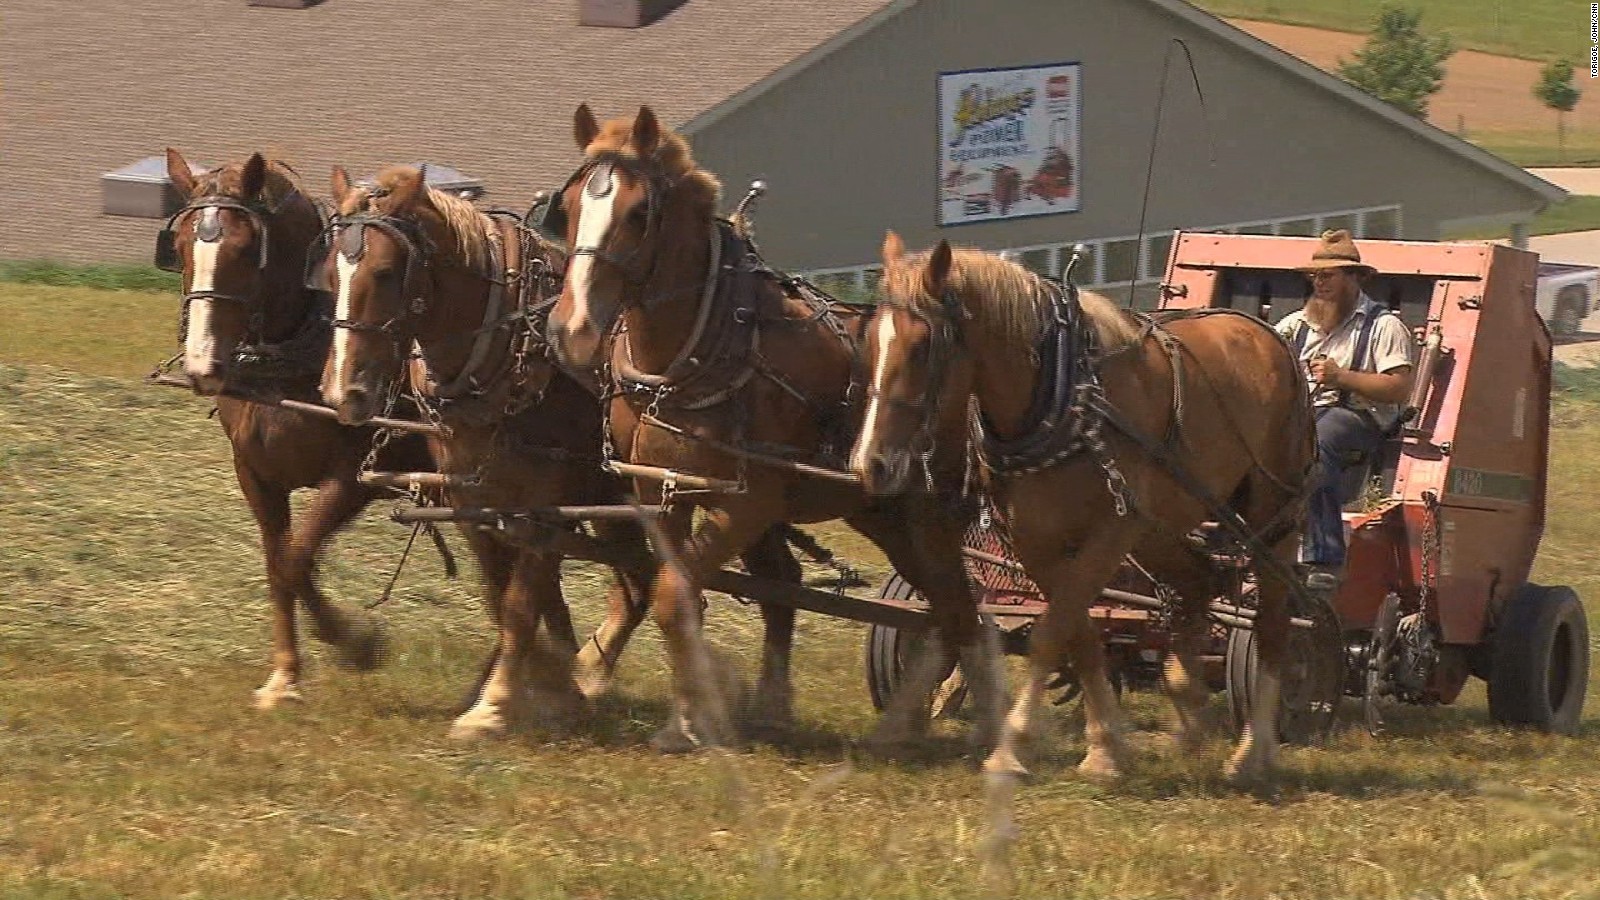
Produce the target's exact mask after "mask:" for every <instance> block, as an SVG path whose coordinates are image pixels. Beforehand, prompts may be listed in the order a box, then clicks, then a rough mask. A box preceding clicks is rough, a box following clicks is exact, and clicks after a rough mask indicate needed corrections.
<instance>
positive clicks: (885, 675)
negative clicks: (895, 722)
mask: <svg viewBox="0 0 1600 900" xmlns="http://www.w3.org/2000/svg"><path fill="white" fill-rule="evenodd" d="M878 596H879V597H882V598H883V599H885V600H910V599H911V598H913V597H915V596H917V591H916V589H915V588H913V587H912V586H911V582H909V581H906V580H905V579H904V578H902V577H901V576H900V575H898V574H894V575H890V576H889V580H888V581H885V582H884V583H883V586H882V587H881V588H879V589H878ZM925 633H926V632H921V631H902V630H901V629H899V628H895V627H894V626H892V625H873V626H872V627H871V628H870V629H868V631H867V690H868V692H869V693H870V694H871V695H872V705H873V707H874V708H875V709H877V710H878V712H883V710H884V709H885V708H887V707H888V705H889V698H890V697H891V696H892V695H893V694H894V689H895V688H896V687H898V686H899V685H900V678H901V675H902V673H904V671H905V666H906V663H907V662H909V661H910V660H911V659H913V658H914V656H913V654H914V651H915V649H916V647H917V645H918V644H919V643H920V642H921V641H922V638H923V635H924V634H925ZM953 668H954V667H952V669H953Z"/></svg>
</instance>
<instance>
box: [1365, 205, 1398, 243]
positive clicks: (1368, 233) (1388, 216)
mask: <svg viewBox="0 0 1600 900" xmlns="http://www.w3.org/2000/svg"><path fill="white" fill-rule="evenodd" d="M1361 236H1362V237H1364V238H1377V239H1379V240H1394V239H1396V238H1398V237H1400V207H1398V206H1390V207H1386V208H1384V209H1369V210H1367V211H1366V212H1365V213H1364V214H1362V216H1361Z"/></svg>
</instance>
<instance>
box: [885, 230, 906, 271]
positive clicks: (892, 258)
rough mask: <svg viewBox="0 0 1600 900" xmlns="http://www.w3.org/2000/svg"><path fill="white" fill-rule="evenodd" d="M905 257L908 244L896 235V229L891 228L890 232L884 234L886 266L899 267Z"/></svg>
mask: <svg viewBox="0 0 1600 900" xmlns="http://www.w3.org/2000/svg"><path fill="white" fill-rule="evenodd" d="M905 255H906V242H905V241H902V240H901V239H900V235H898V234H896V233H895V231H894V229H892V228H891V229H889V230H888V231H885V232H884V233H883V264H884V266H886V267H887V266H895V265H899V264H900V260H902V259H904V258H905Z"/></svg>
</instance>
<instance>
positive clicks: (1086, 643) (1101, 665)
mask: <svg viewBox="0 0 1600 900" xmlns="http://www.w3.org/2000/svg"><path fill="white" fill-rule="evenodd" d="M1133 532H1134V529H1133V528H1132V527H1131V526H1129V525H1128V524H1126V523H1125V522H1122V521H1117V522H1113V523H1108V524H1107V525H1105V526H1102V527H1101V528H1099V529H1097V530H1096V531H1094V532H1093V534H1092V535H1091V536H1090V537H1089V539H1088V540H1087V541H1086V542H1085V543H1084V545H1083V546H1082V547H1080V548H1078V549H1077V550H1076V552H1073V553H1071V554H1069V555H1068V556H1066V558H1064V559H1061V558H1058V559H1057V560H1056V561H1055V562H1054V564H1041V563H1040V562H1038V561H1035V560H1037V559H1038V557H1039V556H1040V555H1042V554H1039V553H1037V552H1035V553H1029V552H1028V550H1029V548H1028V546H1027V545H1028V543H1029V542H1028V541H1027V540H1026V538H1025V534H1024V533H1023V529H1022V528H1021V527H1019V528H1018V534H1017V552H1018V556H1019V557H1020V558H1021V560H1022V562H1023V564H1024V565H1025V566H1026V567H1027V570H1028V574H1029V575H1030V576H1032V577H1033V580H1034V583H1036V584H1038V585H1039V588H1040V590H1041V591H1043V593H1044V595H1045V597H1046V598H1048V600H1049V605H1048V606H1047V607H1046V609H1045V612H1044V615H1043V616H1041V617H1040V618H1039V621H1038V622H1036V623H1034V626H1033V632H1032V633H1031V634H1030V635H1029V644H1030V646H1029V652H1028V660H1029V665H1028V669H1029V671H1028V686H1027V688H1026V690H1024V691H1023V693H1022V694H1021V695H1020V696H1018V698H1017V701H1016V703H1015V704H1013V706H1012V707H1011V714H1010V715H1009V716H1007V717H1006V723H1005V728H1004V730H1003V731H1002V733H1001V738H1000V745H999V746H998V747H996V748H995V751H994V753H993V754H991V755H990V756H989V758H988V759H987V760H985V761H984V764H983V768H984V771H985V772H988V773H990V774H991V775H997V776H1009V777H1022V776H1026V775H1027V774H1028V770H1027V768H1026V767H1025V766H1024V765H1023V764H1022V757H1021V753H1020V751H1021V749H1022V747H1023V746H1024V745H1025V744H1026V743H1027V742H1028V741H1030V740H1031V739H1032V737H1033V730H1034V727H1035V724H1036V723H1035V719H1036V716H1037V713H1038V711H1039V709H1040V707H1041V705H1042V703H1043V700H1044V692H1045V685H1046V684H1047V683H1048V682H1049V680H1050V677H1051V676H1052V675H1053V674H1054V673H1055V671H1056V670H1057V669H1058V668H1060V666H1061V660H1062V658H1063V657H1065V658H1067V659H1068V660H1069V661H1070V663H1071V665H1072V671H1073V672H1074V673H1075V674H1076V675H1077V676H1078V680H1079V682H1080V683H1082V685H1083V709H1084V736H1085V738H1086V739H1087V743H1088V745H1089V752H1088V754H1087V755H1085V756H1084V758H1083V762H1082V763H1080V764H1079V765H1078V771H1079V772H1081V773H1083V774H1085V775H1089V776H1091V777H1095V778H1117V777H1120V776H1121V774H1122V760H1123V759H1124V758H1125V757H1126V751H1125V748H1124V742H1123V737H1122V734H1123V731H1124V730H1125V728H1124V718H1123V713H1122V707H1121V705H1120V704H1118V702H1117V696H1116V694H1115V693H1113V692H1112V690H1111V682H1110V680H1109V679H1108V678H1107V677H1106V653H1105V647H1104V646H1103V645H1102V643H1101V636H1100V629H1099V627H1098V626H1096V625H1095V624H1094V622H1093V620H1091V619H1090V618H1089V606H1090V605H1091V604H1092V603H1094V601H1095V599H1096V598H1097V597H1098V596H1099V595H1100V590H1101V588H1103V587H1104V586H1105V585H1106V584H1108V583H1110V581H1111V578H1112V576H1114V575H1115V574H1116V572H1117V568H1118V567H1119V566H1120V565H1121V564H1122V558H1123V556H1125V555H1127V552H1128V549H1129V548H1130V547H1131V546H1132V545H1133V539H1132V538H1133Z"/></svg>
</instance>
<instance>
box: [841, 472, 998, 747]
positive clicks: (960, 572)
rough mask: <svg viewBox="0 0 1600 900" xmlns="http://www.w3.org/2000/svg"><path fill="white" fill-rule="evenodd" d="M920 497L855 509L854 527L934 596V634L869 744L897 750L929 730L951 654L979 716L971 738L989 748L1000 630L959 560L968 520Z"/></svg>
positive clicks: (994, 724)
mask: <svg viewBox="0 0 1600 900" xmlns="http://www.w3.org/2000/svg"><path fill="white" fill-rule="evenodd" d="M918 504H920V501H915V502H913V501H907V504H906V505H905V506H900V507H891V508H888V509H875V510H871V511H867V512H862V513H858V514H856V515H853V516H851V517H850V518H849V519H848V521H849V523H850V525H851V527H853V528H855V529H856V530H857V531H860V532H861V533H862V534H863V535H865V536H866V537H867V538H869V539H870V540H872V542H873V543H875V544H877V545H878V547H879V548H880V549H881V550H883V552H884V555H885V556H887V557H888V558H889V561H890V564H891V565H893V566H894V567H895V570H896V571H898V572H899V573H900V574H901V575H902V576H903V577H904V578H905V579H906V580H907V581H909V582H910V583H911V585H912V586H913V587H914V588H916V590H917V591H918V592H919V593H921V594H922V596H923V597H924V598H925V599H926V600H927V601H928V605H929V611H930V618H931V619H932V622H931V624H932V626H933V628H932V633H931V634H930V636H929V639H928V640H927V641H924V642H923V651H922V653H921V654H920V655H919V656H918V658H917V659H915V660H913V661H912V664H911V667H910V668H909V670H908V671H907V672H906V673H905V674H904V676H903V677H902V678H901V681H900V686H899V688H897V689H896V690H895V693H894V696H893V697H891V698H890V699H889V706H888V708H887V709H885V710H884V712H883V716H882V717H881V718H879V720H878V724H877V725H876V726H875V727H874V728H873V731H872V733H871V734H869V735H868V736H867V738H865V739H864V741H863V744H864V746H866V747H867V748H868V749H870V750H872V751H874V752H877V753H883V754H888V753H893V752H895V751H896V750H897V749H898V748H899V747H901V746H903V745H905V744H907V743H909V742H910V741H912V740H914V739H915V738H916V737H917V736H919V735H922V734H924V733H925V732H926V731H927V728H928V715H929V701H930V700H931V698H932V695H933V692H934V690H935V689H936V688H937V687H938V685H939V680H940V678H941V676H942V675H943V674H944V672H945V669H946V666H947V665H948V663H949V659H950V656H951V655H952V654H953V655H954V656H955V657H956V659H957V661H958V662H959V663H960V666H961V671H962V672H963V673H964V675H965V677H966V681H967V683H968V695H969V696H970V697H972V700H973V710H974V712H975V713H976V717H977V721H976V723H975V728H974V732H973V742H974V743H975V744H977V745H979V746H982V747H985V748H987V747H991V746H993V744H994V740H995V737H996V735H997V733H998V731H999V725H1000V714H1001V710H1002V708H1003V707H1004V705H1005V681H1004V677H1003V675H1002V671H1001V667H1000V654H999V647H998V643H997V640H996V635H995V633H994V630H993V629H991V628H986V627H983V625H982V623H981V622H980V620H979V618H978V613H977V608H976V605H977V603H976V600H975V599H974V598H973V595H972V591H971V586H970V585H969V583H968V581H967V574H966V568H965V566H964V565H963V564H962V562H961V559H962V557H961V538H962V532H963V528H962V524H961V523H960V522H958V521H956V520H955V519H953V518H951V517H950V516H949V515H947V514H944V513H943V512H942V511H940V510H938V509H934V508H924V507H922V506H920V505H918Z"/></svg>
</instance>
